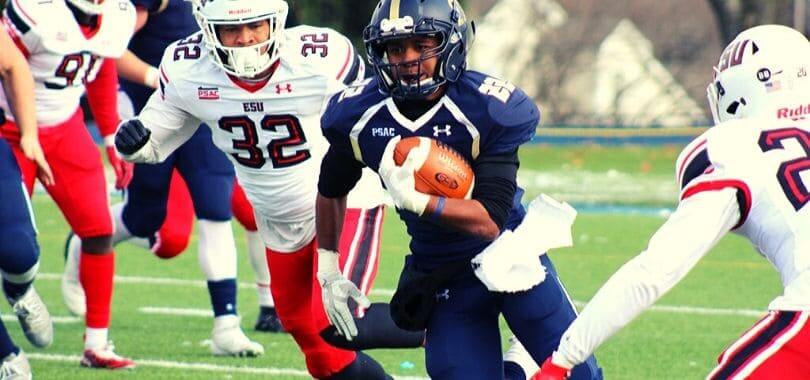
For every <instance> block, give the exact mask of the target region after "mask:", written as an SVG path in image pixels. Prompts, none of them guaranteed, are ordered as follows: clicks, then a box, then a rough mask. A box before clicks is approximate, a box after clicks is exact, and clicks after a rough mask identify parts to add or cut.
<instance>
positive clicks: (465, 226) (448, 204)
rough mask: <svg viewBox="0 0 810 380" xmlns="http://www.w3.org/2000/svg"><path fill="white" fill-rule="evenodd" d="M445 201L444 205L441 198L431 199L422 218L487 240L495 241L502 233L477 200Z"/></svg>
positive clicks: (449, 199) (445, 199) (450, 199)
mask: <svg viewBox="0 0 810 380" xmlns="http://www.w3.org/2000/svg"><path fill="white" fill-rule="evenodd" d="M443 199H444V201H443V203H444V204H443V205H442V204H441V203H442V201H440V197H437V196H432V197H430V202H428V205H427V207H426V208H425V213H424V214H423V215H422V217H423V218H427V219H432V220H435V221H437V222H439V223H440V224H441V225H443V226H446V227H450V228H453V229H456V230H460V231H463V232H466V233H468V234H470V235H474V236H477V237H479V238H482V239H485V240H495V238H497V237H498V235H499V234H500V233H501V231H500V229H499V228H498V225H497V224H496V223H495V222H494V221H493V220H492V218H491V217H490V215H489V213H488V212H487V210H486V209H485V208H484V206H483V205H482V204H481V202H479V201H477V200H475V199H452V198H443Z"/></svg>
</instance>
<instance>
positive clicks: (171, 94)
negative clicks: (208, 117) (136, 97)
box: [124, 75, 200, 163]
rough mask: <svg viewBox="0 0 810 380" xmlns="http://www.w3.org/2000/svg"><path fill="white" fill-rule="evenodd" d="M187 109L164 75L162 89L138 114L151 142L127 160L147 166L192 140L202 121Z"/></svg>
mask: <svg viewBox="0 0 810 380" xmlns="http://www.w3.org/2000/svg"><path fill="white" fill-rule="evenodd" d="M185 110H186V108H185V105H184V104H183V101H182V98H180V95H179V94H178V92H177V89H176V88H175V87H174V85H173V84H172V83H170V82H169V81H168V80H167V79H166V78H165V76H163V75H161V79H160V90H159V91H155V92H154V93H153V94H152V96H151V97H150V98H149V101H148V102H147V103H146V106H144V108H143V110H141V113H140V114H139V115H138V120H140V121H141V123H143V125H144V127H146V128H147V129H149V130H150V131H151V132H152V134H151V136H150V137H149V142H148V143H147V144H146V145H144V146H143V148H141V149H140V150H139V151H137V152H135V153H133V154H132V155H129V156H124V158H125V159H126V160H128V161H133V162H144V163H157V162H162V161H163V160H165V159H166V157H167V156H168V155H169V154H171V153H172V152H174V151H175V150H176V149H177V148H178V147H179V146H180V145H182V144H183V143H184V142H186V141H187V140H188V139H189V138H191V135H193V134H194V132H196V131H197V128H199V126H200V121H199V120H198V119H197V118H196V117H194V116H192V115H191V114H190V113H188V112H187V111H185Z"/></svg>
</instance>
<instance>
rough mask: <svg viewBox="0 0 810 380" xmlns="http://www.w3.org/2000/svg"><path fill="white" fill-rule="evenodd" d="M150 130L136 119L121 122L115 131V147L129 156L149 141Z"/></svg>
mask: <svg viewBox="0 0 810 380" xmlns="http://www.w3.org/2000/svg"><path fill="white" fill-rule="evenodd" d="M151 135H152V131H150V130H148V129H146V127H144V126H143V123H141V121H140V120H138V119H130V120H126V121H123V122H121V125H119V126H118V130H117V131H116V132H115V149H118V151H119V152H121V154H123V155H126V156H129V155H132V154H134V153H135V152H137V151H138V150H140V149H141V148H143V146H144V145H146V143H147V142H149V136H151Z"/></svg>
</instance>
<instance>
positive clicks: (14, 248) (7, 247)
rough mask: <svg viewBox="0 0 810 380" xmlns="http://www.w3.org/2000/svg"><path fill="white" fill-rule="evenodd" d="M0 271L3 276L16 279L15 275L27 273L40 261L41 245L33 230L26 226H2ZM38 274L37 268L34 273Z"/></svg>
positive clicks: (0, 233) (0, 230)
mask: <svg viewBox="0 0 810 380" xmlns="http://www.w3.org/2000/svg"><path fill="white" fill-rule="evenodd" d="M0 241H2V242H3V243H2V244H0V271H2V275H3V278H6V279H9V280H10V281H11V282H14V283H17V282H26V281H14V280H13V279H12V278H13V277H15V275H17V276H19V275H25V274H26V273H28V272H30V271H31V269H35V267H37V266H38V265H37V264H38V263H39V245H38V244H37V241H36V235H35V234H34V231H33V230H30V229H29V228H24V227H19V226H15V227H10V228H8V227H3V228H0ZM33 274H36V270H34V273H33Z"/></svg>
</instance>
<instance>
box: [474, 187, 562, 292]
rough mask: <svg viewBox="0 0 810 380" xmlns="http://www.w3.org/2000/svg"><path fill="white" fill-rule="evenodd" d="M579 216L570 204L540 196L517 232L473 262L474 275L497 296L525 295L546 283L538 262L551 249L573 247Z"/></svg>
mask: <svg viewBox="0 0 810 380" xmlns="http://www.w3.org/2000/svg"><path fill="white" fill-rule="evenodd" d="M576 215H577V212H576V210H574V208H573V207H571V206H570V205H569V204H567V203H564V202H563V203H560V202H558V201H556V200H554V199H552V198H551V197H549V196H547V195H545V194H542V195H540V196H539V197H537V198H536V199H535V200H533V201H532V202H531V204H529V208H528V211H527V213H526V216H525V217H524V219H523V222H521V223H520V225H519V226H518V227H517V228H515V230H514V232H513V231H508V230H507V231H504V232H503V233H502V234H501V236H499V237H498V238H497V239H495V241H493V242H492V243H491V244H490V245H489V246H487V248H485V249H484V250H483V251H482V252H481V253H479V254H478V255H476V256H475V257H474V258H473V259H472V263H473V267H474V268H475V275H476V276H477V277H478V279H479V280H481V282H482V283H483V284H484V285H486V287H487V289H489V290H491V291H497V292H518V291H524V290H528V289H531V288H532V287H534V286H535V285H537V284H539V283H541V282H543V280H545V278H546V271H545V268H544V267H543V265H542V264H541V263H540V260H539V259H538V258H539V256H540V255H542V254H545V252H546V251H547V250H549V249H552V248H558V247H568V246H571V245H573V239H572V237H571V225H572V224H573V222H574V219H575V218H576Z"/></svg>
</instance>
